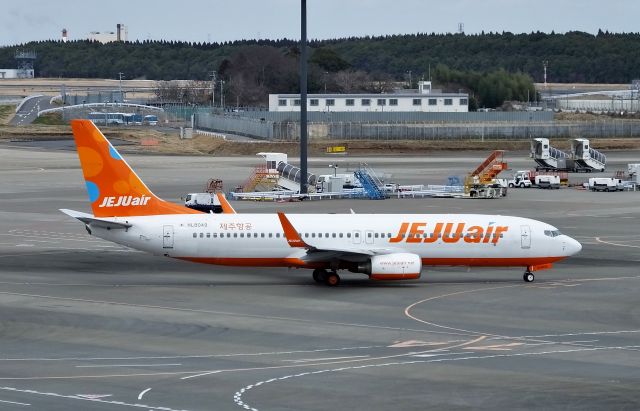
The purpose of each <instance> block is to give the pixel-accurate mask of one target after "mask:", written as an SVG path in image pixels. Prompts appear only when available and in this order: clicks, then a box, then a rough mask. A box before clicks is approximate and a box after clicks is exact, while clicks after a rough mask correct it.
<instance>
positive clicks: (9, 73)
mask: <svg viewBox="0 0 640 411" xmlns="http://www.w3.org/2000/svg"><path fill="white" fill-rule="evenodd" d="M3 78H33V69H26V70H22V69H3V68H0V79H3Z"/></svg>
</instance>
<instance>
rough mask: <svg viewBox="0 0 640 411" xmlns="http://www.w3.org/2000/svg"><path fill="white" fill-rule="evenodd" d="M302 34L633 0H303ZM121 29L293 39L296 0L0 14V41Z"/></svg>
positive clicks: (570, 11) (610, 10)
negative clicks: (304, 19)
mask: <svg viewBox="0 0 640 411" xmlns="http://www.w3.org/2000/svg"><path fill="white" fill-rule="evenodd" d="M307 10H308V11H307V13H308V37H309V38H310V39H327V38H337V37H350V36H365V35H385V34H412V33H431V32H436V33H454V32H457V31H458V24H459V23H463V24H464V31H465V33H467V34H473V33H480V32H482V31H485V32H489V31H493V32H496V31H497V32H502V31H510V32H513V33H529V32H531V31H542V32H547V33H549V32H551V31H555V32H556V33H564V32H567V31H573V30H579V31H585V32H589V33H593V34H595V33H597V31H598V29H602V30H603V31H606V30H608V31H610V32H637V31H640V28H639V27H638V16H639V15H640V1H638V0H607V1H603V0H431V1H428V0H393V1H391V0H307ZM117 23H123V24H125V25H126V26H127V28H128V32H129V33H128V34H129V40H132V41H133V40H146V39H151V40H183V41H192V42H223V41H232V40H241V39H256V38H261V39H265V38H267V39H280V38H289V39H298V38H300V0H262V1H261V0H225V1H220V0H208V1H207V0H188V1H185V2H180V1H175V0H172V1H166V0H154V1H151V0H108V1H101V2H97V1H93V0H20V1H6V2H3V4H2V13H0V46H6V45H14V44H19V43H25V42H29V41H34V40H48V39H59V38H60V37H61V31H62V29H63V28H66V29H67V30H68V32H69V38H70V39H71V40H74V39H85V38H87V37H88V35H89V32H91V31H115V27H116V24H117Z"/></svg>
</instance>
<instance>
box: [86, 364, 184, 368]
mask: <svg viewBox="0 0 640 411" xmlns="http://www.w3.org/2000/svg"><path fill="white" fill-rule="evenodd" d="M181 365H182V364H96V365H76V368H109V367H178V366H181Z"/></svg>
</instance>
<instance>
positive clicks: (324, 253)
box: [278, 212, 404, 261]
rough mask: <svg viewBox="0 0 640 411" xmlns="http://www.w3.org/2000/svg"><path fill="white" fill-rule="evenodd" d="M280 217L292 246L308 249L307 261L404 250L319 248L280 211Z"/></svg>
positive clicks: (358, 256)
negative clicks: (302, 236) (311, 243)
mask: <svg viewBox="0 0 640 411" xmlns="http://www.w3.org/2000/svg"><path fill="white" fill-rule="evenodd" d="M278 218H279V219H280V224H282V229H283V231H284V235H285V237H286V239H287V243H289V246H291V247H292V248H304V249H306V251H307V254H306V256H304V257H303V258H302V259H304V260H306V261H324V260H328V259H332V258H338V259H342V260H351V259H359V258H362V257H365V256H369V257H370V256H374V255H384V254H392V253H397V252H402V251H404V250H402V249H399V248H383V247H378V248H361V247H335V248H334V247H323V248H318V247H315V246H312V245H309V244H307V243H306V242H305V241H304V240H303V239H302V238H301V237H300V235H299V234H298V231H297V230H296V229H295V227H293V224H291V221H289V219H288V218H287V216H286V215H285V214H284V213H283V212H278Z"/></svg>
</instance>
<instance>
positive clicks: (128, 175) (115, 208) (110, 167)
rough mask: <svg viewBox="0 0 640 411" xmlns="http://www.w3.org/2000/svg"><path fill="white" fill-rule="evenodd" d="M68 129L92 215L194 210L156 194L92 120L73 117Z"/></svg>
mask: <svg viewBox="0 0 640 411" xmlns="http://www.w3.org/2000/svg"><path fill="white" fill-rule="evenodd" d="M71 128H72V129H73V136H74V138H75V141H76V147H77V150H78V157H79V158H80V165H81V166H82V173H83V174H84V180H85V183H86V185H87V191H88V193H89V201H91V208H92V209H93V214H94V216H96V217H125V216H143V215H162V214H193V213H197V211H194V210H191V209H189V208H186V207H183V206H180V205H177V204H173V203H169V202H167V201H164V200H161V199H159V198H158V197H156V196H155V194H153V193H152V192H151V190H149V188H147V186H146V185H145V184H144V183H143V182H142V180H140V178H139V177H138V175H137V174H136V173H135V172H134V171H133V170H132V169H131V167H129V164H127V162H126V161H125V160H124V159H123V158H122V157H121V156H120V154H119V153H118V151H117V150H116V149H115V148H114V147H113V146H112V145H111V143H110V142H109V141H108V140H107V139H106V138H105V136H104V135H103V134H102V133H101V132H100V130H98V128H97V127H96V126H95V124H93V123H92V122H91V121H89V120H73V121H71Z"/></svg>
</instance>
